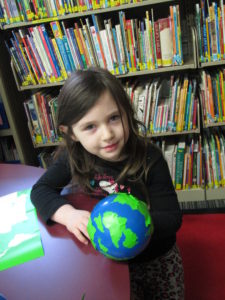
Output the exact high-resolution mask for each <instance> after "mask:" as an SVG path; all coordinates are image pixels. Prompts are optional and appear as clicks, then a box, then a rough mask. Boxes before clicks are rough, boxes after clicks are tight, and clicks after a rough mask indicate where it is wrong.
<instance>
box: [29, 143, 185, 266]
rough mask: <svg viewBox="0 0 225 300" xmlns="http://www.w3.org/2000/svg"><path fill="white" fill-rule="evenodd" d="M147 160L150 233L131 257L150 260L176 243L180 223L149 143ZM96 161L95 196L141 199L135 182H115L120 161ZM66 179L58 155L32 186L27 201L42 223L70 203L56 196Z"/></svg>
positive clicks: (161, 163)
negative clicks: (142, 247) (121, 195)
mask: <svg viewBox="0 0 225 300" xmlns="http://www.w3.org/2000/svg"><path fill="white" fill-rule="evenodd" d="M147 159H148V162H149V163H151V164H152V165H151V168H150V171H149V173H148V178H147V182H146V188H147V191H148V194H149V200H150V214H151V217H152V222H153V224H154V233H153V235H152V238H151V240H150V243H149V245H148V246H147V248H146V249H145V250H144V251H143V252H142V253H141V254H140V255H138V256H137V257H136V258H135V260H136V261H143V260H150V259H154V258H156V257H158V256H161V255H163V254H164V253H166V252H167V251H168V250H169V249H170V248H171V247H172V246H173V245H174V243H175V242H176V232H177V230H178V229H179V228H180V226H181V223H182V213H181V210H180V207H179V204H178V201H177V195H176V192H175V190H174V186H173V183H172V180H171V176H170V173H169V169H168V165H167V162H166V161H165V159H164V158H163V156H162V154H161V152H160V150H159V149H158V148H156V147H155V146H153V145H150V146H149V149H148V156H147ZM152 162H153V163H152ZM97 163H98V166H99V172H98V173H97V174H95V176H94V178H93V180H92V181H91V185H92V187H93V188H94V190H95V191H96V195H97V194H101V195H103V194H102V192H103V193H105V196H106V195H107V194H110V193H112V192H127V193H131V194H132V195H133V196H135V197H137V198H138V199H140V200H142V201H145V200H146V199H145V195H144V193H143V189H142V188H140V186H139V185H138V184H137V183H132V182H130V181H125V182H123V184H117V183H116V182H115V179H116V178H117V176H118V174H119V173H120V171H121V169H122V168H123V163H124V162H121V161H120V162H108V161H103V160H101V159H98V160H97ZM70 181H71V172H70V168H69V163H68V160H67V157H66V155H62V156H61V157H60V158H59V159H58V160H57V161H56V162H55V163H54V164H53V165H52V166H51V167H50V168H49V169H48V171H47V172H45V173H44V174H43V175H42V177H41V178H40V179H39V180H38V181H37V183H36V184H35V185H34V186H33V188H32V192H31V200H32V202H33V204H34V206H35V207H36V209H37V211H38V212H39V214H40V216H41V218H42V219H43V220H44V221H45V222H48V221H49V220H50V219H51V216H52V215H53V214H54V212H55V211H56V210H57V209H58V208H59V207H61V206H62V205H64V204H69V203H70V202H69V201H68V200H67V199H65V198H64V197H63V196H62V195H60V193H61V191H62V189H63V188H64V187H65V186H66V185H67V184H68V183H70ZM109 183H110V184H111V186H110V187H109ZM103 197H104V196H102V198H103Z"/></svg>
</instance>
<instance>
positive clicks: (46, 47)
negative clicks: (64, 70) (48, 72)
mask: <svg viewBox="0 0 225 300" xmlns="http://www.w3.org/2000/svg"><path fill="white" fill-rule="evenodd" d="M37 29H38V32H39V34H40V37H41V41H42V43H43V46H44V48H45V51H46V53H47V56H48V59H49V62H50V65H51V68H52V71H53V74H54V76H55V78H57V77H58V74H57V71H56V68H55V65H54V63H53V60H52V57H51V54H50V52H49V49H48V45H47V43H46V40H45V37H44V34H43V30H44V27H43V25H40V26H37Z"/></svg>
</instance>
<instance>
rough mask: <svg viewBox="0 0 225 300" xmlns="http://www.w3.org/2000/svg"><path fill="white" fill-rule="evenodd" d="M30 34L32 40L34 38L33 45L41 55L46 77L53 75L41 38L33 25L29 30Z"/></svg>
mask: <svg viewBox="0 0 225 300" xmlns="http://www.w3.org/2000/svg"><path fill="white" fill-rule="evenodd" d="M31 34H32V35H33V40H34V43H35V46H36V48H37V51H38V53H39V55H40V57H41V60H42V63H43V65H44V67H45V70H46V74H47V76H48V77H51V76H53V75H54V74H53V70H52V68H51V65H50V62H49V60H48V56H47V54H46V51H45V49H44V46H43V43H42V40H41V37H40V35H39V32H38V29H37V27H33V30H32V31H31Z"/></svg>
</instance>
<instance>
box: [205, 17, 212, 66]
mask: <svg viewBox="0 0 225 300" xmlns="http://www.w3.org/2000/svg"><path fill="white" fill-rule="evenodd" d="M205 23H206V37H207V48H208V51H207V53H206V57H207V58H208V61H211V53H210V44H209V22H208V19H207V18H206V19H205Z"/></svg>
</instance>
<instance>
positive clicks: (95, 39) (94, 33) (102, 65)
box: [90, 26, 105, 68]
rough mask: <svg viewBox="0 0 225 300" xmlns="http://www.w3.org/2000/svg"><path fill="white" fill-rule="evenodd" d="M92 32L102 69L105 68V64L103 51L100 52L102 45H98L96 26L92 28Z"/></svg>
mask: <svg viewBox="0 0 225 300" xmlns="http://www.w3.org/2000/svg"><path fill="white" fill-rule="evenodd" d="M90 30H91V35H92V38H93V42H94V47H95V50H96V53H97V56H98V61H99V64H100V67H101V68H104V67H105V66H104V62H103V58H102V54H101V50H100V45H99V43H98V38H97V32H96V30H95V26H90Z"/></svg>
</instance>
